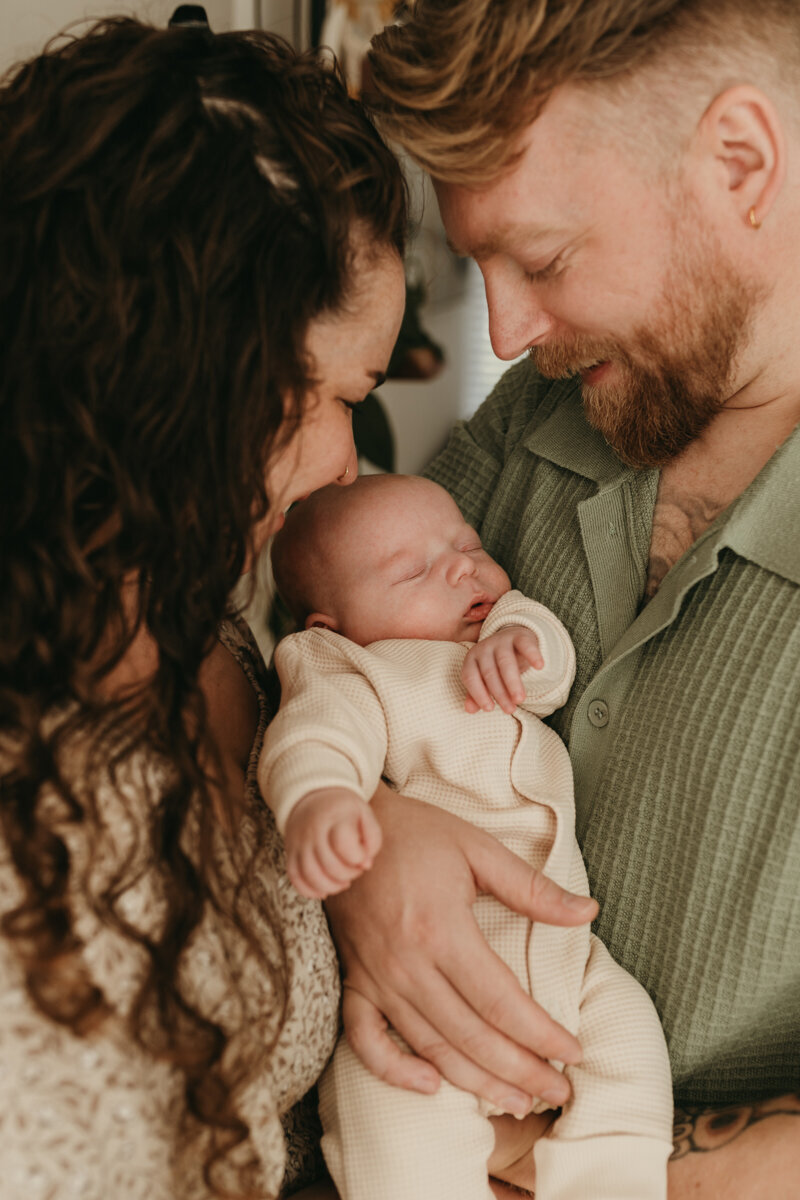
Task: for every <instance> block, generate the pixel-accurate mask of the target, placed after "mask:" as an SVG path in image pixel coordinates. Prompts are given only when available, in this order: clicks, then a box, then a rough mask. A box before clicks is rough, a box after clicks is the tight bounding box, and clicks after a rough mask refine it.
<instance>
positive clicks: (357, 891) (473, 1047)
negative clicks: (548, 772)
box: [326, 785, 597, 1115]
mask: <svg viewBox="0 0 800 1200" xmlns="http://www.w3.org/2000/svg"><path fill="white" fill-rule="evenodd" d="M371 807H372V809H373V810H374V812H375V815H376V816H377V817H378V820H379V821H380V824H381V827H382V830H383V846H382V849H381V854H380V859H379V860H378V862H377V863H376V864H375V867H374V868H373V870H372V871H370V872H368V873H367V874H366V875H363V876H362V877H361V878H360V879H359V880H357V881H356V882H355V883H354V884H353V886H352V887H350V888H349V889H348V891H347V892H345V893H343V894H342V895H340V896H338V897H336V898H335V899H332V900H329V901H328V902H327V905H326V907H327V911H328V915H329V917H330V921H331V926H332V929H333V933H334V937H335V940H336V944H337V947H338V949H339V955H340V958H341V961H342V964H343V967H344V971H345V993H344V1021H345V1030H346V1032H347V1037H348V1040H349V1042H350V1045H351V1046H352V1048H353V1050H354V1051H355V1053H356V1054H357V1055H358V1056H359V1058H360V1059H361V1060H362V1062H363V1063H364V1064H365V1066H366V1067H367V1068H368V1069H369V1070H371V1071H372V1072H373V1074H375V1075H377V1076H379V1077H380V1078H382V1079H387V1080H388V1081H389V1082H390V1083H392V1084H395V1085H397V1086H400V1087H407V1088H411V1089H413V1090H416V1091H420V1092H434V1091H436V1089H437V1087H438V1085H439V1072H441V1074H442V1075H444V1076H445V1077H446V1078H447V1079H449V1080H450V1082H451V1083H453V1084H455V1085H456V1086H458V1087H462V1088H464V1089H465V1090H467V1091H470V1092H474V1093H476V1094H477V1095H480V1096H484V1097H486V1099H487V1100H489V1101H491V1102H492V1103H494V1104H496V1105H498V1106H499V1107H501V1108H503V1109H504V1110H505V1111H507V1112H513V1113H518V1114H520V1115H523V1114H524V1113H526V1112H527V1111H528V1110H529V1109H530V1106H531V1102H532V1099H533V1097H534V1096H539V1097H542V1098H543V1099H544V1100H545V1102H546V1103H549V1104H550V1105H552V1106H553V1107H557V1106H558V1105H560V1104H562V1103H563V1102H564V1101H565V1100H566V1099H567V1097H568V1095H569V1084H568V1083H567V1081H566V1079H565V1078H564V1077H563V1075H562V1074H561V1073H560V1072H558V1071H556V1070H555V1068H554V1067H552V1066H551V1065H550V1063H549V1062H548V1061H547V1060H548V1059H554V1060H559V1061H561V1062H578V1061H580V1047H579V1045H578V1042H577V1041H576V1039H575V1038H574V1037H573V1036H572V1035H571V1034H570V1033H568V1032H567V1031H566V1030H564V1029H563V1028H562V1027H561V1026H560V1025H558V1024H557V1023H556V1022H555V1021H553V1020H552V1019H551V1018H550V1017H549V1016H548V1015H547V1013H546V1012H544V1010H543V1009H542V1008H541V1007H540V1006H539V1005H538V1004H536V1003H535V1001H533V1000H532V999H531V998H530V996H528V995H527V994H526V993H525V992H524V991H523V989H522V988H521V987H520V984H519V982H518V981H517V978H516V976H515V975H514V973H513V972H512V971H511V970H510V968H509V967H507V966H506V965H505V963H503V962H502V961H501V959H499V958H498V957H497V955H496V954H495V953H494V952H493V951H492V950H490V949H489V946H488V945H487V943H486V941H485V939H484V937H483V935H482V933H481V931H480V929H479V928H478V925H477V922H476V921H475V917H474V915H473V912H472V905H473V903H474V900H475V897H476V895H477V894H478V892H489V893H491V894H493V895H495V896H496V897H497V898H498V899H499V900H500V901H502V902H503V903H504V904H506V905H508V907H509V908H512V909H514V910H515V911H517V912H520V913H522V914H524V915H525V916H527V917H528V918H529V919H531V920H535V921H544V922H547V923H549V924H553V925H580V924H583V923H584V922H587V921H590V920H592V918H593V917H594V916H595V914H596V912H597V905H596V903H595V902H594V901H593V900H590V899H589V898H588V897H585V896H573V895H571V894H570V893H569V892H565V891H564V890H563V889H562V888H560V887H558V885H557V884H555V883H553V882H552V881H551V880H549V879H547V878H546V876H544V875H542V874H541V873H540V872H537V871H534V870H532V869H531V868H529V867H528V866H527V865H526V864H525V863H524V862H523V861H522V860H521V859H519V858H517V856H516V855H514V854H512V853H511V852H510V851H508V850H506V849H505V848H504V847H503V846H501V844H500V843H499V842H498V841H496V840H495V839H494V838H492V837H490V836H489V835H488V834H485V833H482V832H481V831H480V830H477V829H475V828H473V826H471V825H469V824H467V823H466V822H465V821H461V820H459V818H458V817H454V816H452V815H451V814H449V813H446V812H443V811H441V810H440V809H437V808H434V807H432V806H431V805H428V804H424V803H422V802H421V801H417V800H410V799H408V798H405V797H399V796H397V795H396V793H394V792H392V791H390V790H389V789H388V788H387V787H386V786H385V785H381V786H380V788H379V789H378V791H377V792H376V794H375V798H374V799H373V801H372V806H371ZM387 1021H388V1022H391V1024H392V1025H393V1026H394V1028H395V1029H396V1030H397V1031H398V1033H400V1034H401V1036H402V1037H404V1038H405V1040H406V1041H407V1042H408V1043H409V1045H410V1046H411V1047H412V1049H413V1050H414V1051H415V1054H417V1055H419V1056H420V1057H419V1058H417V1057H414V1056H412V1055H408V1054H403V1053H402V1052H401V1050H400V1049H399V1048H398V1047H397V1046H396V1045H395V1044H394V1042H393V1041H392V1040H391V1038H389V1037H388V1036H387V1033H386V1025H387ZM423 1060H425V1061H423Z"/></svg>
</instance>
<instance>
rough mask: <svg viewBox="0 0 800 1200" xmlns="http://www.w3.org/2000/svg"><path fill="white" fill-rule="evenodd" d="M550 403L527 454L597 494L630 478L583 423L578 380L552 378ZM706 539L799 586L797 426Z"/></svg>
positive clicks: (799, 430) (799, 431)
mask: <svg viewBox="0 0 800 1200" xmlns="http://www.w3.org/2000/svg"><path fill="white" fill-rule="evenodd" d="M556 389H558V390H556ZM553 399H554V400H555V402H556V408H555V410H554V411H553V412H552V413H551V415H550V416H549V417H548V418H547V419H546V420H545V421H543V422H542V424H541V425H539V426H537V428H536V429H534V430H532V431H531V432H530V433H529V434H528V435H527V437H526V439H525V446H526V447H527V448H528V449H529V450H531V451H532V452H533V453H534V454H537V455H539V456H540V457H541V458H546V459H548V460H549V461H550V462H553V463H555V464H556V465H557V466H560V467H564V468H565V469H566V470H568V471H573V472H575V473H576V474H577V475H582V476H583V477H584V478H586V479H592V480H594V482H595V483H597V484H598V485H599V490H600V491H603V490H605V489H606V488H608V487H612V486H616V485H617V484H619V483H622V482H623V481H624V480H625V479H627V478H630V477H631V476H632V475H634V474H636V472H635V471H634V470H633V468H631V467H627V466H626V465H625V464H624V463H623V462H621V461H620V459H619V458H617V455H616V454H615V453H614V451H613V450H612V449H611V447H610V446H609V445H608V443H607V442H606V441H605V439H604V438H603V436H602V434H600V433H598V432H597V430H596V429H593V428H592V427H591V425H590V424H589V423H588V421H587V420H586V416H585V414H584V411H583V403H582V401H581V395H580V382H579V380H577V379H574V378H573V379H564V380H558V381H557V382H556V383H554V384H553ZM706 536H707V537H709V539H710V540H714V541H715V542H716V544H717V545H718V547H719V548H720V549H721V548H722V547H724V546H728V547H729V548H730V549H731V550H733V551H734V552H735V553H736V554H739V555H740V556H741V557H742V558H747V559H749V560H750V561H751V562H754V563H756V564H757V565H758V566H761V567H764V568H765V569H766V570H768V571H773V572H775V573H776V574H778V575H782V576H783V577H784V578H785V579H790V580H792V581H793V582H794V583H798V584H800V425H798V426H797V427H796V428H795V430H794V432H793V433H791V434H790V435H789V437H788V438H787V439H786V441H785V442H784V443H783V445H782V446H780V447H779V449H778V450H776V452H775V454H774V455H773V456H772V458H771V459H770V460H769V462H768V463H767V464H766V466H765V467H764V468H763V469H762V470H761V472H760V473H759V474H758V475H757V476H756V478H755V479H754V480H753V482H752V483H751V484H750V486H749V487H748V488H747V489H746V490H745V491H744V492H743V493H742V495H741V496H740V497H739V499H738V500H736V501H734V503H733V504H732V505H731V506H730V508H729V509H727V511H726V512H725V513H723V514H722V516H721V517H720V518H719V520H718V522H717V523H715V525H714V526H712V528H711V530H709V533H708V534H707V535H706ZM703 540H705V538H704V539H703Z"/></svg>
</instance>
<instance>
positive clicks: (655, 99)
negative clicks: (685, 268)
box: [370, 0, 800, 186]
mask: <svg viewBox="0 0 800 1200" xmlns="http://www.w3.org/2000/svg"><path fill="white" fill-rule="evenodd" d="M370 63H371V68H372V75H373V78H374V82H375V87H376V88H377V92H378V95H377V96H376V97H375V98H374V100H373V107H374V108H375V110H376V112H377V114H378V116H379V121H380V125H381V128H382V130H383V132H384V133H385V135H386V136H387V137H388V138H389V139H390V140H392V141H394V142H396V143H398V144H399V145H400V146H402V147H403V148H404V149H405V150H407V151H408V153H409V154H410V155H411V156H412V158H414V159H415V160H416V161H417V162H418V163H419V164H420V165H421V166H423V167H424V168H425V169H426V170H428V171H429V172H430V173H431V175H433V176H434V178H436V179H441V180H444V181H447V182H450V183H461V184H465V185H467V186H476V185H480V184H481V183H486V182H488V181H490V180H491V179H493V178H495V177H496V176H497V175H499V174H501V173H502V171H503V170H504V169H506V168H507V167H509V166H511V165H512V164H513V162H514V161H515V158H516V157H517V146H516V141H517V134H519V133H520V132H521V131H522V129H524V128H525V126H527V125H528V124H529V123H530V122H531V121H532V120H533V119H534V118H535V117H536V116H537V114H538V113H539V112H540V111H541V109H542V107H543V105H544V104H545V103H546V101H547V99H548V97H549V96H550V94H551V93H552V92H553V91H554V90H555V88H557V87H559V86H560V85H561V84H564V83H577V84H591V83H593V82H594V83H597V82H599V83H602V84H603V86H602V87H597V88H596V94H597V100H598V105H599V107H600V108H601V109H604V108H605V106H606V104H607V103H609V102H610V103H612V104H614V103H615V104H616V115H617V117H619V116H620V111H621V110H622V109H623V107H626V108H627V117H625V116H623V122H622V123H623V125H624V124H625V121H626V119H627V122H628V125H629V126H630V128H629V129H627V130H626V129H623V130H622V132H623V134H624V133H626V132H627V133H631V132H634V133H636V132H639V131H640V130H641V128H642V124H643V118H644V121H645V123H646V121H647V119H648V118H652V119H653V120H654V121H656V122H657V123H658V122H660V125H661V133H662V134H666V140H669V134H670V128H669V123H670V120H672V122H673V123H674V122H675V119H676V117H679V116H680V115H681V113H683V112H686V111H687V106H690V105H691V99H692V97H697V98H698V100H700V99H702V98H703V97H705V100H706V103H708V102H709V101H710V100H711V99H712V98H713V95H714V94H716V91H719V90H721V89H722V88H723V87H725V86H731V85H732V84H734V83H745V82H750V83H761V82H763V78H764V75H765V72H766V73H768V74H770V76H771V77H775V76H781V77H782V78H783V81H784V83H785V84H786V85H787V87H789V88H793V89H795V90H798V83H797V80H798V71H799V70H800V0H417V2H416V3H414V4H412V5H411V9H410V15H409V18H408V20H407V21H406V23H405V24H402V25H399V26H391V27H389V28H387V29H386V30H384V32H383V33H382V34H381V35H380V36H379V37H377V38H376V39H375V40H374V42H373V48H372V51H371V53H370ZM650 67H652V70H649V69H648V68H650ZM626 88H628V91H633V92H634V94H635V99H636V100H637V103H636V104H635V105H627V106H622V105H620V104H619V101H620V99H623V98H625V99H629V98H630V96H629V95H628V94H627V92H626ZM593 94H594V93H593ZM665 105H666V107H665ZM695 107H696V106H695ZM701 111H702V109H701ZM606 112H607V109H606ZM678 123H680V122H678ZM675 134H676V136H680V131H679V130H675ZM663 141H664V137H662V138H661V139H660V142H661V144H663Z"/></svg>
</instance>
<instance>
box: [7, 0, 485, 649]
mask: <svg viewBox="0 0 800 1200" xmlns="http://www.w3.org/2000/svg"><path fill="white" fill-rule="evenodd" d="M395 6H396V0H206V3H205V5H204V7H205V9H206V12H207V15H208V20H209V23H210V25H211V28H212V29H213V30H214V31H215V32H218V33H221V32H224V31H227V30H232V29H253V28H261V29H270V30H273V31H275V32H277V33H280V34H282V35H283V36H284V37H285V38H287V39H288V40H289V41H290V42H292V43H293V44H294V45H295V46H296V47H298V48H303V49H305V48H308V47H311V46H327V47H330V48H332V50H333V51H334V52H335V53H336V54H337V57H339V59H340V61H342V63H343V65H344V68H345V71H346V74H347V79H348V84H349V86H350V89H351V91H352V92H353V93H354V94H358V93H359V91H360V90H361V88H362V85H363V84H364V82H365V79H364V73H363V57H364V53H365V51H366V48H367V46H368V44H369V38H370V37H371V35H372V33H374V32H376V31H377V30H378V29H380V28H382V27H383V25H385V24H387V23H388V22H389V21H391V20H392V19H393V18H394V15H395V12H396V7H395ZM175 7H176V6H175V4H174V2H173V0H139V2H138V3H137V2H134V3H127V4H126V3H120V2H117V0H0V13H2V17H3V20H2V23H1V24H0V71H4V70H5V69H6V68H7V67H9V66H10V65H11V64H12V63H13V62H15V61H17V60H19V59H23V58H28V57H30V56H31V55H33V54H35V53H37V52H38V51H39V50H40V49H41V48H42V47H43V46H44V44H45V43H46V42H47V41H48V40H49V39H50V38H52V37H54V36H55V35H57V34H58V33H60V32H61V31H62V30H64V29H66V28H68V27H72V28H79V27H80V24H81V23H82V22H85V21H86V20H87V19H88V20H91V19H92V18H97V17H101V16H111V15H128V16H136V17H138V18H139V19H140V20H145V21H150V22H152V23H153V24H156V25H166V24H167V22H168V21H169V18H170V17H171V15H172V13H173V11H174V9H175ZM404 165H405V169H406V174H407V177H408V181H409V188H410V192H411V196H412V215H413V232H412V238H411V242H410V246H409V251H408V255H407V259H406V278H407V283H408V304H407V314H406V321H405V322H404V330H403V333H402V334H401V342H402V343H403V344H402V345H399V346H398V353H397V354H396V355H395V360H393V368H394V370H393V377H392V378H390V379H389V380H387V382H386V383H385V384H384V385H383V386H382V387H381V389H380V392H379V393H378V395H379V399H380V409H378V410H377V411H378V414H379V416H381V419H383V415H385V418H386V421H387V422H388V427H389V432H390V433H391V436H392V441H393V446H392V449H393V462H392V464H391V465H393V468H394V470H396V471H399V472H402V473H415V472H418V471H420V470H421V469H422V468H423V467H424V466H425V464H426V463H427V462H428V461H429V460H430V459H431V458H432V456H433V455H434V454H435V453H436V452H437V451H438V449H439V448H440V447H441V446H442V444H443V443H444V441H445V439H446V437H447V434H448V432H449V430H450V428H451V426H452V425H453V423H454V422H455V421H457V420H458V419H460V418H463V417H467V416H469V415H471V413H473V412H474V411H475V409H476V408H477V407H478V405H479V404H480V403H481V401H482V400H483V399H484V398H485V397H486V396H487V395H488V393H489V392H490V391H491V389H492V387H493V386H494V383H495V382H496V380H497V379H498V378H499V377H500V375H501V374H502V372H503V371H504V370H505V369H506V367H507V365H508V364H506V363H502V362H500V360H499V359H497V358H495V356H494V354H493V353H492V349H491V345H490V343H489V336H488V320H487V313H486V300H485V296H484V291H483V282H482V279H481V276H480V272H479V271H478V269H477V268H476V267H475V265H474V263H472V262H467V261H465V260H458V259H456V258H454V256H453V255H452V254H451V253H450V251H449V250H448V248H447V245H446V242H445V236H444V231H443V229H442V225H441V222H440V220H439V213H438V208H437V205H436V199H435V196H434V194H433V190H432V188H431V186H430V183H429V181H428V180H427V179H426V178H425V177H423V175H422V174H421V173H420V172H419V171H418V170H417V169H416V168H415V167H414V166H413V164H410V163H408V162H406V163H405V164H404ZM356 435H357V440H358V430H356ZM368 435H369V431H365V433H364V435H363V437H364V440H365V442H366V444H367V445H369V443H370V438H369V436H368ZM376 457H378V458H380V455H376ZM377 465H378V466H379V467H383V468H384V469H385V468H386V466H387V465H388V464H387V463H386V462H378V463H377ZM371 469H373V465H371V462H370V461H369V460H368V459H366V458H365V460H364V461H363V462H362V470H371ZM269 588H270V581H269V572H268V568H267V565H266V563H262V564H260V566H259V572H258V586H257V595H256V599H255V602H254V603H253V604H251V605H250V607H249V611H248V619H249V620H250V622H251V624H252V626H253V629H254V632H255V633H256V636H257V637H258V639H259V641H260V643H261V644H262V648H263V649H264V650H265V652H267V651H268V650H269V646H270V641H271V639H270V635H269V633H268V628H267V626H268V621H267V616H266V614H267V612H268V610H269V603H270V602H269Z"/></svg>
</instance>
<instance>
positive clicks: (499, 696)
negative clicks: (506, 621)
mask: <svg viewBox="0 0 800 1200" xmlns="http://www.w3.org/2000/svg"><path fill="white" fill-rule="evenodd" d="M543 666H544V659H543V658H542V652H541V650H540V648H539V639H538V638H537V636H536V634H535V633H532V632H531V630H530V629H525V628H524V626H522V625H509V626H507V627H506V628H505V629H499V630H498V631H497V633H493V634H491V635H490V636H489V637H487V638H484V639H483V641H481V642H476V644H475V645H474V646H471V647H470V649H469V650H468V651H467V657H466V658H465V659H464V665H463V667H462V668H461V682H462V683H463V684H464V687H465V688H466V689H467V699H466V703H465V705H464V707H465V708H466V710H467V712H468V713H476V712H479V711H480V710H481V709H483V710H484V711H485V712H491V711H492V709H493V708H494V705H495V701H497V703H498V704H499V705H500V707H501V708H502V710H503V712H506V713H512V712H513V711H514V709H515V708H516V707H517V705H518V704H521V703H522V701H523V700H524V699H525V685H524V684H523V682H522V673H523V671H527V670H528V668H529V667H535V668H536V669H537V670H539V671H541V669H542V667H543Z"/></svg>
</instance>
